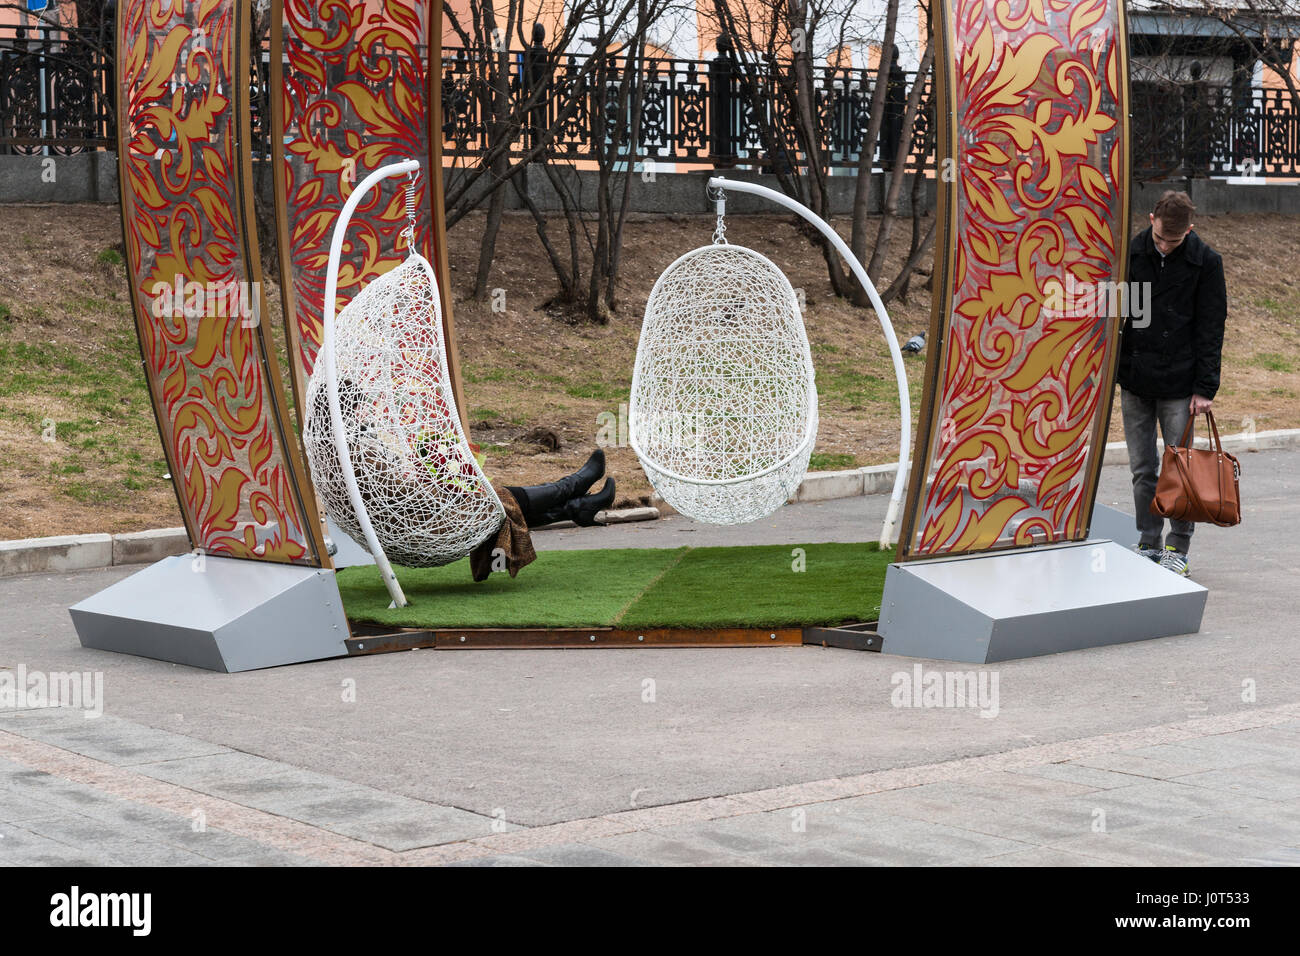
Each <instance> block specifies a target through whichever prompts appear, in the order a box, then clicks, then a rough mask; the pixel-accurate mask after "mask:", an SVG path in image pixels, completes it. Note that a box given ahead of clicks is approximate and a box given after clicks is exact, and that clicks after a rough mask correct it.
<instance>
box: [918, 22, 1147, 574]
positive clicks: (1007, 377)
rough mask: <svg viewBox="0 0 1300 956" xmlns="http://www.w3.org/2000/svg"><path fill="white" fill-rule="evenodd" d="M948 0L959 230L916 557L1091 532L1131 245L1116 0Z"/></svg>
mask: <svg viewBox="0 0 1300 956" xmlns="http://www.w3.org/2000/svg"><path fill="white" fill-rule="evenodd" d="M941 6H942V13H941V19H940V27H941V29H942V30H944V34H945V42H946V47H947V53H948V55H947V57H946V58H945V60H946V63H944V62H941V63H940V70H941V72H942V71H943V70H944V69H945V68H946V70H947V76H946V81H947V83H948V102H949V103H950V104H951V109H952V116H951V117H940V122H941V123H945V122H946V123H948V124H950V125H949V126H948V127H947V129H948V138H949V150H948V155H950V156H951V162H950V163H949V164H948V165H947V166H946V167H941V168H942V169H943V170H944V172H946V173H947V174H948V175H947V176H945V177H944V181H945V183H946V185H944V184H941V186H940V188H941V189H945V190H947V194H946V197H945V199H946V204H947V205H946V213H947V217H948V223H949V225H950V228H951V235H950V237H949V245H948V247H947V250H946V261H945V262H944V266H945V268H944V273H943V276H942V278H943V280H944V282H943V284H941V285H937V286H936V293H937V294H936V300H935V309H936V313H935V320H934V332H935V334H933V335H932V336H931V342H932V343H933V344H935V345H941V348H940V349H938V350H936V354H935V355H934V356H932V357H931V361H932V365H931V368H930V369H929V373H930V374H929V376H928V380H927V388H928V389H930V390H931V393H930V395H929V407H930V409H931V415H930V416H929V419H928V421H927V422H923V423H922V428H923V432H922V435H923V437H924V436H927V435H928V441H925V442H924V447H921V446H920V445H918V453H922V452H923V453H924V459H923V461H918V463H917V464H918V467H916V468H914V470H913V474H912V481H913V484H914V487H913V489H912V494H911V495H909V499H908V500H909V502H912V503H913V507H912V510H911V511H910V513H909V515H908V521H907V523H906V525H905V527H904V537H903V539H902V542H901V544H902V549H901V550H902V551H903V553H904V554H905V555H906V556H908V557H931V556H940V555H950V554H958V553H965V552H977V551H983V550H986V549H990V548H997V547H1011V546H1023V545H1031V544H1042V543H1048V542H1057V541H1066V540H1075V539H1078V538H1081V537H1083V536H1084V535H1085V534H1086V530H1087V529H1086V528H1085V523H1086V519H1087V514H1088V511H1089V509H1090V507H1091V504H1092V502H1091V497H1092V494H1093V492H1094V486H1095V481H1096V472H1097V469H1098V468H1099V467H1100V462H1101V456H1102V446H1101V444H1100V441H1099V436H1100V438H1101V440H1102V441H1104V435H1101V431H1102V429H1103V428H1104V426H1105V422H1104V420H1103V419H1104V418H1105V417H1106V415H1107V414H1108V411H1109V404H1110V403H1109V397H1110V391H1111V373H1112V365H1113V355H1114V352H1115V348H1116V345H1117V338H1118V317H1117V315H1116V311H1115V310H1113V309H1112V308H1110V307H1109V306H1108V305H1107V302H1108V301H1109V299H1110V289H1111V288H1113V287H1112V286H1110V285H1109V284H1110V283H1113V282H1117V281H1119V280H1120V279H1121V278H1122V277H1123V275H1124V272H1125V270H1124V255H1125V250H1126V248H1127V228H1128V223H1127V218H1128V217H1127V202H1128V143H1127V123H1126V122H1124V119H1123V118H1124V117H1125V115H1126V112H1127V84H1126V70H1127V64H1126V62H1125V58H1124V42H1125V41H1124V32H1123V29H1124V25H1123V19H1122V18H1123V11H1122V9H1121V6H1120V4H1119V2H1118V0H996V2H993V0H988V2H985V0H946V2H943V3H942V4H941ZM940 82H944V78H943V77H941V79H940ZM1098 283H1104V284H1107V285H1105V286H1103V288H1102V292H1103V293H1105V294H1104V295H1102V296H1100V297H1099V296H1098V295H1096V291H1097V285H1098ZM920 457H921V456H920V454H918V458H920ZM917 482H924V483H923V484H921V485H920V487H919V488H916V487H915V485H916V483H917Z"/></svg>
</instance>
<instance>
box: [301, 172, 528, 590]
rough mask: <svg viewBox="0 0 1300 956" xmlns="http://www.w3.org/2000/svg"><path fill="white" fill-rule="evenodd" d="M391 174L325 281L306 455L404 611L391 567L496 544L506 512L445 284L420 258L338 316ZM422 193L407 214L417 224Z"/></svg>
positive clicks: (343, 221)
mask: <svg viewBox="0 0 1300 956" xmlns="http://www.w3.org/2000/svg"><path fill="white" fill-rule="evenodd" d="M418 169H419V164H418V163H416V162H414V161H408V162H404V163H396V164H393V165H391V166H385V167H382V168H381V169H379V170H377V171H375V172H374V173H372V174H371V175H370V176H369V177H367V178H366V179H365V180H364V181H363V182H362V183H361V184H360V185H358V186H357V188H356V189H355V190H354V191H353V193H352V195H351V196H350V197H349V198H348V201H347V203H346V204H345V205H344V208H343V211H342V213H341V214H340V217H339V221H338V224H337V225H336V227H335V231H334V238H333V243H332V246H331V249H330V260H329V267H328V271H327V273H326V280H325V315H324V329H323V335H322V342H321V349H320V354H319V356H318V358H317V361H316V365H315V367H314V368H313V369H312V373H311V377H310V379H309V380H308V383H307V400H306V408H305V409H304V417H303V429H302V436H303V444H304V446H305V449H306V452H307V460H308V462H309V464H310V467H311V474H312V482H313V484H314V485H315V487H316V491H317V493H318V494H319V495H320V498H321V501H322V503H323V505H324V508H325V511H326V512H327V513H328V514H329V516H330V517H331V518H333V519H334V521H335V523H336V524H337V525H338V526H339V527H340V528H341V529H342V530H343V531H345V532H347V533H348V534H349V535H351V536H352V537H353V538H355V539H356V540H357V541H358V542H364V543H366V544H367V546H368V547H369V550H370V553H371V554H372V555H373V556H374V558H375V562H376V564H377V565H378V566H379V569H380V572H381V574H382V575H383V577H384V583H385V585H386V586H387V587H388V589H389V592H390V594H391V595H392V597H393V603H394V604H395V605H397V606H402V605H404V604H406V599H405V596H404V595H403V594H402V591H401V588H400V585H398V583H397V578H396V575H394V574H393V571H392V568H391V566H390V563H389V562H390V560H391V561H395V562H397V563H398V564H401V565H406V566H409V567H435V566H438V565H443V564H449V563H451V562H452V561H456V560H459V559H460V558H463V557H465V556H466V555H467V554H469V553H470V551H472V550H473V549H474V548H475V547H476V546H477V545H478V544H480V543H481V542H482V541H484V540H486V539H487V538H488V537H490V536H491V535H493V534H495V533H496V531H497V529H498V528H499V527H500V525H501V522H502V520H503V519H504V518H505V509H504V508H503V507H502V505H501V501H500V499H499V498H498V497H497V495H496V492H494V491H493V490H492V486H491V484H490V483H489V482H488V480H487V479H486V478H485V477H484V475H483V472H482V471H481V470H480V468H479V466H478V462H477V461H476V460H475V459H474V455H473V452H472V451H471V450H470V447H469V442H468V441H467V439H466V437H465V434H464V433H463V432H462V430H461V426H460V417H459V415H458V414H457V410H456V400H455V397H454V394H453V392H452V387H451V380H450V378H449V376H448V373H447V350H446V345H445V343H444V341H443V335H442V308H441V304H440V302H439V297H438V282H437V278H436V276H435V274H434V271H433V267H432V266H430V265H429V262H428V260H426V259H425V258H424V257H423V256H421V255H420V254H419V253H417V252H416V251H415V249H414V241H413V238H412V235H413V229H412V230H411V232H410V233H408V241H409V242H410V249H411V251H410V253H409V255H408V256H407V259H406V261H405V262H403V263H402V264H401V265H399V266H398V267H397V268H395V269H393V270H391V271H390V272H387V273H385V274H384V275H382V276H380V277H379V278H377V279H375V280H374V281H372V282H371V283H369V284H368V285H367V286H366V287H365V288H364V289H363V290H362V291H361V292H360V293H359V294H358V295H357V296H356V297H355V298H353V300H352V301H351V302H350V303H349V304H348V306H347V307H346V308H345V309H344V310H343V311H342V313H340V314H339V315H338V318H337V320H336V319H335V316H334V303H335V300H336V295H337V285H338V269H339V258H340V253H341V250H342V245H343V238H344V235H345V234H346V231H347V226H348V222H349V221H350V219H351V215H352V211H353V210H354V209H355V208H356V205H357V203H358V202H359V201H360V200H361V198H362V197H363V196H364V195H365V194H366V193H367V192H368V191H369V190H370V189H371V188H373V186H374V185H375V184H377V183H378V182H380V181H381V180H382V179H384V178H385V177H388V176H395V175H401V174H403V173H407V172H412V173H414V172H415V171H418ZM413 186H414V182H413V181H412V182H411V183H410V184H408V191H407V215H408V217H409V219H410V221H411V223H412V226H413V224H414V217H415V210H414V190H413Z"/></svg>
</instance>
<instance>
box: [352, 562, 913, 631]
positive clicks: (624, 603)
mask: <svg viewBox="0 0 1300 956" xmlns="http://www.w3.org/2000/svg"><path fill="white" fill-rule="evenodd" d="M796 549H800V550H801V551H802V553H803V556H802V559H799V556H798V553H797V552H796ZM892 560H893V552H892V551H883V552H882V551H880V550H879V548H878V547H877V546H876V545H875V544H803V545H762V546H757V547H738V548H675V549H662V548H654V549H649V548H616V549H611V550H601V551H543V552H541V553H540V554H538V556H537V560H536V561H535V562H533V563H532V564H530V565H529V566H528V567H526V568H524V569H523V570H522V571H520V572H519V576H518V577H516V578H514V579H513V580H512V579H511V578H510V577H509V576H508V575H506V574H504V573H497V574H493V575H492V576H491V577H489V578H488V580H486V581H484V582H483V583H482V584H475V583H474V582H473V581H471V580H470V576H469V567H468V564H467V562H463V561H458V562H456V563H455V564H452V565H448V566H447V567H443V568H419V569H398V578H399V580H400V581H401V582H402V588H403V590H404V591H405V592H406V596H407V598H408V599H409V600H410V601H411V606H410V607H405V608H393V609H390V608H389V607H388V604H389V597H388V592H387V591H386V590H385V589H384V586H383V583H382V581H381V580H380V578H379V573H378V571H377V570H376V569H375V568H373V567H357V568H347V569H345V570H343V571H340V572H338V583H339V590H340V592H341V593H342V595H343V605H344V607H345V608H346V610H347V615H348V617H349V618H350V619H352V620H354V621H366V622H370V623H375V624H389V625H395V626H400V627H426V628H449V627H451V628H455V627H609V626H616V627H626V628H649V627H779V626H807V625H813V624H837V623H841V622H843V621H866V620H874V619H875V618H876V617H877V616H878V610H879V606H880V595H881V593H882V592H883V591H884V580H885V567H886V566H887V565H888V564H889V562H890V561H892ZM800 563H801V564H802V567H803V570H796V568H797V567H799V566H800Z"/></svg>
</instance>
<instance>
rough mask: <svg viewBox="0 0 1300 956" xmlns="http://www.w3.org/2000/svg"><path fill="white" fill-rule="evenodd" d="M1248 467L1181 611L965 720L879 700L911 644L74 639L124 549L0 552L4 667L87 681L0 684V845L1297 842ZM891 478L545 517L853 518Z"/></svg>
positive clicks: (727, 847)
mask: <svg viewBox="0 0 1300 956" xmlns="http://www.w3.org/2000/svg"><path fill="white" fill-rule="evenodd" d="M1243 472H1244V475H1243V495H1244V496H1245V508H1246V520H1245V522H1244V523H1243V525H1242V526H1241V527H1239V528H1234V529H1219V528H1213V527H1208V528H1204V529H1200V530H1198V531H1197V536H1196V545H1195V548H1194V562H1193V563H1194V567H1193V577H1194V578H1195V579H1196V580H1197V581H1199V582H1201V583H1203V584H1205V585H1206V586H1207V587H1208V588H1209V590H1210V596H1209V602H1208V604H1207V608H1206V617H1205V621H1204V622H1203V624H1202V628H1201V632H1200V633H1199V634H1195V635H1183V636H1179V637H1172V638H1165V639H1161V640H1155V641H1146V642H1140V643H1136V644H1131V645H1119V646H1113V647H1107V648H1097V649H1092V650H1088V651H1079V652H1072V653H1069V654H1061V655H1053V656H1050V657H1043V658H1034V659H1030V660H1026V661H1012V662H1005V663H1003V664H1000V665H998V666H997V670H998V671H999V672H1000V675H1001V707H1000V711H999V714H998V716H997V718H996V719H987V720H986V719H983V718H981V717H980V715H979V714H978V713H976V712H975V711H973V710H969V709H967V710H962V709H953V708H942V709H932V710H916V709H900V708H896V707H893V706H892V704H891V689H892V683H891V675H892V674H894V673H895V672H897V671H899V670H900V669H905V670H909V671H910V669H911V667H912V666H913V664H914V661H912V660H910V659H907V658H901V657H895V656H892V655H890V654H888V653H885V654H862V653H855V652H851V651H838V650H827V649H822V648H813V647H804V648H763V649H738V650H692V649H680V650H672V651H666V650H649V649H646V650H606V651H593V652H586V651H483V652H447V653H443V652H420V653H407V654H388V655H378V656H375V657H371V658H348V659H340V660H334V661H321V662H316V663H312V664H304V665H299V666H296V667H285V668H272V669H268V670H265V671H257V672H251V673H247V674H238V675H224V674H211V673H208V672H204V671H199V670H196V669H193V668H185V667H180V666H177V665H171V664H165V663H161V662H157V661H149V660H144V659H141V658H131V657H125V656H122V655H115V654H109V653H106V652H100V651H91V650H87V649H84V648H81V647H80V645H79V643H78V641H77V639H76V636H75V633H74V632H73V629H72V627H71V624H70V621H69V618H68V614H67V608H68V606H69V605H70V604H71V603H74V602H75V601H76V600H80V599H81V598H83V597H85V596H86V595H88V594H91V593H94V592H95V591H97V590H99V589H101V588H103V587H105V586H107V585H108V584H110V583H112V582H113V581H115V580H120V579H121V578H122V577H124V576H126V575H127V574H130V573H132V570H131V569H129V568H114V569H109V570H106V571H97V572H77V573H72V574H35V575H26V576H19V577H11V578H0V670H3V669H5V668H17V667H18V666H19V665H24V666H26V667H27V668H28V669H29V670H30V669H40V670H43V671H45V672H55V671H74V672H76V671H96V672H102V673H103V675H104V677H105V680H104V688H105V692H106V700H105V702H104V713H103V714H102V716H99V717H95V718H91V719H87V718H86V717H85V716H84V715H83V714H82V713H81V712H79V711H73V710H58V709H44V708H31V709H27V710H12V709H10V710H5V709H0V865H53V864H84V865H102V866H120V865H132V864H148V863H161V864H178V865H204V866H207V865H229V864H236V863H244V864H256V865H384V866H409V865H457V866H460V865H464V866H564V865H583V866H586V865H602V866H603V865H624V864H653V865H663V866H730V865H748V866H781V865H895V864H912V865H916V864H922V865H963V866H967V865H978V866H1062V865H1077V866H1127V865H1186V864H1207V865H1223V864H1231V865H1242V866H1296V865H1300V759H1297V757H1298V756H1300V644H1297V642H1296V641H1295V635H1296V633H1297V632H1300V627H1298V626H1297V625H1298V624H1300V607H1298V606H1297V605H1296V602H1295V600H1294V597H1293V594H1294V582H1295V580H1296V575H1297V574H1300V495H1297V494H1296V491H1297V488H1296V487H1295V486H1296V483H1297V480H1296V479H1295V478H1294V476H1295V475H1297V474H1300V452H1267V453H1260V454H1258V455H1249V456H1244V457H1243ZM1127 486H1128V473H1127V470H1126V469H1115V468H1106V469H1103V476H1102V481H1101V485H1100V492H1099V500H1100V501H1103V502H1105V503H1108V504H1119V505H1122V504H1123V502H1124V499H1125V498H1126V497H1127V494H1128V492H1127ZM885 503H886V502H885V500H884V499H883V497H881V496H877V497H876V498H874V499H858V500H847V501H831V502H821V503H810V504H807V505H794V506H788V507H786V508H783V509H781V511H779V512H778V513H777V514H776V515H775V516H773V518H772V519H771V520H767V521H764V522H759V523H757V524H756V525H755V526H752V527H746V528H729V529H722V530H714V529H706V528H703V527H701V526H697V525H694V524H693V523H691V522H688V521H686V520H685V519H680V518H674V519H669V520H666V521H658V522H648V523H646V524H645V525H640V526H636V525H621V526H618V527H616V528H608V529H572V530H567V531H556V532H545V533H542V534H539V535H538V544H539V547H541V548H570V547H596V546H607V547H627V546H644V547H669V546H677V545H681V544H687V543H698V544H733V543H734V544H743V543H755V542H769V543H770V542H789V543H800V542H812V541H824V540H863V539H864V538H870V537H872V536H873V535H874V533H875V532H876V530H877V529H878V528H879V523H878V522H879V520H880V518H882V517H883V511H884V506H885ZM1265 534H1267V541H1268V542H1269V546H1268V547H1267V548H1263V547H1260V542H1261V541H1262V540H1265V538H1264V537H1263V536H1264V535H1265ZM886 650H888V649H887V648H886ZM937 666H939V667H945V666H947V665H943V664H939V665H937ZM960 669H961V670H963V671H965V670H967V669H968V668H966V667H964V666H963V667H961V668H960ZM647 676H649V677H653V678H654V680H655V682H656V686H657V698H656V702H655V703H654V704H653V706H651V705H648V704H646V703H645V701H644V699H643V696H642V692H643V686H644V684H643V682H644V680H645V678H646V677H647ZM341 684H342V685H343V686H351V687H354V688H355V690H356V695H355V699H351V700H349V699H347V698H341V697H340V686H341ZM1246 688H1249V693H1247V692H1246Z"/></svg>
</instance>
